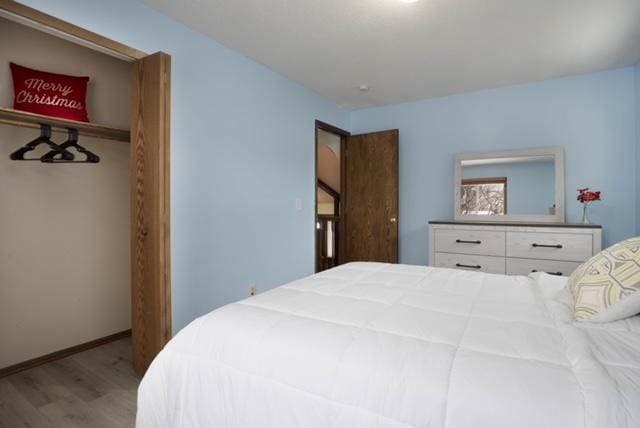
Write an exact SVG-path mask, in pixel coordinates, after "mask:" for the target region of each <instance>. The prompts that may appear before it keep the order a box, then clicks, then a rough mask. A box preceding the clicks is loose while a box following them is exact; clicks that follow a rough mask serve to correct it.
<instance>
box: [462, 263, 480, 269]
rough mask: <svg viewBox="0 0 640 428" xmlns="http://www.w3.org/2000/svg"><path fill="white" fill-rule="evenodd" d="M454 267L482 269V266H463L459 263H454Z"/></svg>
mask: <svg viewBox="0 0 640 428" xmlns="http://www.w3.org/2000/svg"><path fill="white" fill-rule="evenodd" d="M456 267H461V268H469V269H482V266H480V265H463V264H460V263H456Z"/></svg>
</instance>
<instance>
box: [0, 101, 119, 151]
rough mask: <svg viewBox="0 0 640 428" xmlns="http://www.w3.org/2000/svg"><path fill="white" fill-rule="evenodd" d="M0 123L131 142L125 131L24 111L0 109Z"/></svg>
mask: <svg viewBox="0 0 640 428" xmlns="http://www.w3.org/2000/svg"><path fill="white" fill-rule="evenodd" d="M0 123H3V124H6V125H14V126H21V127H24V128H34V129H40V125H49V126H51V129H52V130H53V131H56V132H64V133H66V132H67V130H68V129H69V128H71V129H77V130H78V132H79V133H80V134H81V135H83V136H86V137H95V138H102V139H106V140H114V141H120V142H123V143H128V142H130V140H131V132H130V131H128V130H126V129H118V128H112V127H110V126H104V125H96V124H93V123H87V122H78V121H75V120H68V119H59V118H56V117H51V116H44V115H41V114H35V113H29V112H26V111H20V110H13V109H10V108H0Z"/></svg>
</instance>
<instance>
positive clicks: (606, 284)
mask: <svg viewBox="0 0 640 428" xmlns="http://www.w3.org/2000/svg"><path fill="white" fill-rule="evenodd" d="M567 287H568V288H569V291H570V292H571V294H572V295H573V301H574V315H575V318H576V319H577V320H584V321H592V322H610V321H616V320H620V319H623V318H626V317H630V316H633V315H636V314H638V313H640V236H638V237H635V238H631V239H627V240H626V241H622V242H619V243H617V244H615V245H614V246H612V247H609V248H607V249H606V250H604V251H601V252H600V253H598V254H596V255H595V256H593V257H592V258H591V259H589V260H588V261H587V262H585V263H584V264H583V265H581V266H580V267H579V268H578V269H576V271H575V272H573V274H572V275H571V277H570V278H569V281H568V283H567Z"/></svg>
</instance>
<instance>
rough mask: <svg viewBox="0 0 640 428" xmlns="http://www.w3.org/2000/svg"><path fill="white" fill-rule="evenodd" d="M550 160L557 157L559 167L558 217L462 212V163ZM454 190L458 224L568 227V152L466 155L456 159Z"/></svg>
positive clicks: (552, 149) (556, 149) (543, 150)
mask: <svg viewBox="0 0 640 428" xmlns="http://www.w3.org/2000/svg"><path fill="white" fill-rule="evenodd" d="M539 156H549V157H553V160H554V164H555V180H556V185H555V192H556V194H555V203H556V211H555V215H552V214H531V215H526V214H525V215H521V214H505V215H496V214H491V215H478V214H462V213H461V210H460V183H461V182H462V161H467V160H482V159H500V158H520V157H522V158H526V157H539ZM453 168H454V174H453V177H454V182H453V183H454V186H453V209H454V213H455V217H454V218H455V220H458V221H478V222H531V223H564V222H565V217H564V148H562V147H545V148H537V149H525V150H508V151H502V152H486V153H463V154H459V155H456V157H455V161H454V167H453Z"/></svg>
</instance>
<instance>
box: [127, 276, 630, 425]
mask: <svg viewBox="0 0 640 428" xmlns="http://www.w3.org/2000/svg"><path fill="white" fill-rule="evenodd" d="M565 280H566V279H562V278H555V277H551V276H549V275H544V274H542V275H538V276H534V277H531V278H528V277H509V276H504V275H490V274H483V273H477V272H465V271H461V270H449V269H438V268H427V267H418V266H404V265H388V264H378V263H351V264H347V265H344V266H341V267H338V268H336V269H332V270H329V271H326V272H323V273H320V274H317V275H313V276H311V277H308V278H304V279H301V280H298V281H294V282H292V283H289V284H286V285H284V286H282V287H279V288H276V289H273V290H271V291H268V292H265V293H262V294H259V295H257V296H254V297H252V298H250V299H247V300H244V301H241V302H238V303H234V304H231V305H228V306H225V307H222V308H220V309H218V310H215V311H213V312H211V313H209V314H208V315H206V316H203V317H201V318H198V319H197V320H195V321H194V322H192V323H191V324H190V325H189V326H188V327H186V328H185V329H183V330H182V331H181V332H180V333H179V334H178V335H177V336H176V337H175V338H174V339H173V340H172V341H171V342H170V343H169V344H168V345H167V346H166V348H165V349H164V350H163V351H162V352H161V353H160V355H158V357H157V358H156V359H155V361H154V362H153V364H152V365H151V367H150V368H149V371H148V372H147V374H146V376H145V377H144V379H143V381H142V384H141V385H140V389H139V398H138V416H137V426H138V427H139V428H144V427H153V428H158V427H172V428H173V427H176V428H177V427H273V428H286V427H296V428H313V427H323V428H325V427H349V428H356V427H363V428H364V427H367V428H368V427H409V426H411V427H449V428H453V427H492V428H493V427H509V428H513V427H561V428H570V427H603V428H604V427H607V428H609V427H640V318H639V317H634V318H632V319H628V320H624V321H619V322H616V323H609V324H604V325H594V324H584V323H581V324H577V323H573V322H572V321H571V317H570V308H569V301H568V297H567V295H566V292H565V291H564V289H563V285H564V281H565Z"/></svg>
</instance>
